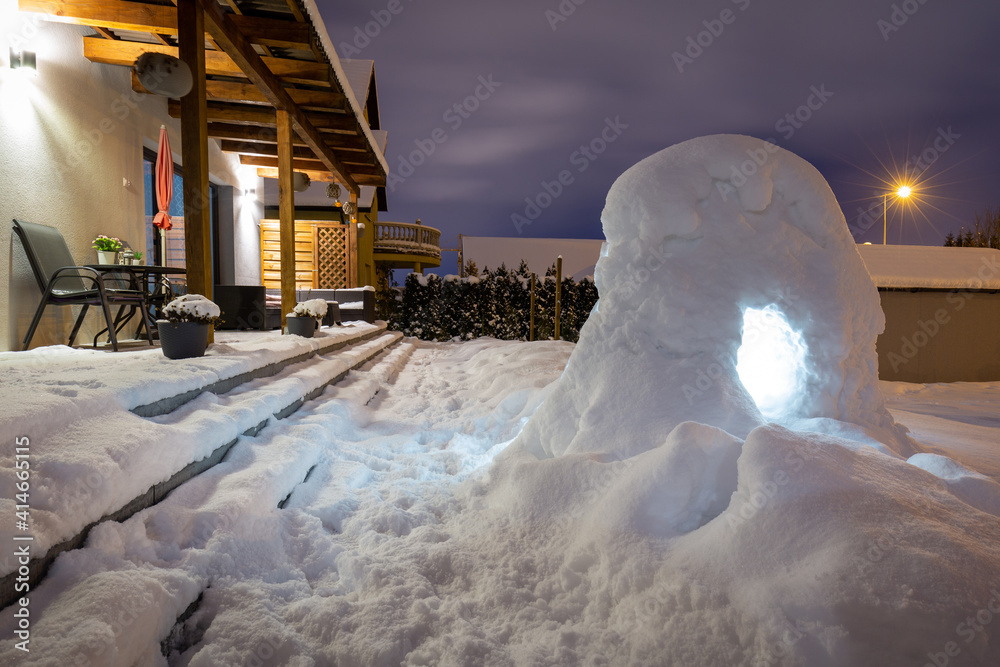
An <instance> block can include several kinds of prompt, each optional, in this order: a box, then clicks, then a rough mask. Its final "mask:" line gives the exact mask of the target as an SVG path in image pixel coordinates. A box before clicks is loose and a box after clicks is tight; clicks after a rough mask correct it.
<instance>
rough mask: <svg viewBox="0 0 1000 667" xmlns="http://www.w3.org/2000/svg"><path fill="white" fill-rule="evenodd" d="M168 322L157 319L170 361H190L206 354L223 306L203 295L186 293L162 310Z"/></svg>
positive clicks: (162, 341)
mask: <svg viewBox="0 0 1000 667" xmlns="http://www.w3.org/2000/svg"><path fill="white" fill-rule="evenodd" d="M161 313H162V315H163V317H165V318H166V319H162V320H156V330H157V331H158V332H159V334H160V349H162V350H163V356H165V357H167V358H168V359H189V358H191V357H200V356H202V355H204V354H205V348H207V347H208V327H209V326H211V325H213V324H216V323H218V321H219V315H221V311H220V310H219V307H218V306H217V305H215V304H214V303H212V302H211V301H209V300H208V299H206V298H205V297H204V296H202V295H201V294H183V295H181V296H179V297H177V298H176V299H174V300H173V301H171V302H170V303H168V304H167V305H166V306H164V307H163V310H162V311H161Z"/></svg>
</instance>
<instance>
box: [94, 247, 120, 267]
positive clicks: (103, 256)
mask: <svg viewBox="0 0 1000 667" xmlns="http://www.w3.org/2000/svg"><path fill="white" fill-rule="evenodd" d="M117 259H118V253H117V252H113V251H111V250H98V251H97V263H98V264H114V263H115V262H116V261H117Z"/></svg>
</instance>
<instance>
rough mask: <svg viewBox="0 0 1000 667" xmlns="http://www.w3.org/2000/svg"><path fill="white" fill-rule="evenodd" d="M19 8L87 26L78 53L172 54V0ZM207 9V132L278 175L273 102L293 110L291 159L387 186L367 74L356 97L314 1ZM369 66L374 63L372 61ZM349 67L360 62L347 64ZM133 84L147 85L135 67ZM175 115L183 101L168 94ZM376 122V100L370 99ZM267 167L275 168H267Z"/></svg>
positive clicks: (219, 2)
mask: <svg viewBox="0 0 1000 667" xmlns="http://www.w3.org/2000/svg"><path fill="white" fill-rule="evenodd" d="M19 4H20V9H21V10H22V11H30V12H38V13H42V14H46V15H48V17H47V18H49V19H50V20H55V21H62V22H67V23H74V24H79V25H86V26H90V27H91V28H93V30H94V32H95V34H94V35H93V36H86V37H84V38H83V43H84V46H83V50H84V56H85V57H86V58H87V59H89V60H91V61H93V62H99V63H105V64H109V65H121V66H128V67H131V66H132V64H133V63H134V62H135V60H136V59H137V58H138V57H139V56H140V55H141V54H142V53H144V52H147V51H156V52H160V53H166V54H169V55H173V56H177V55H178V42H177V33H178V27H177V9H176V7H175V6H174V3H172V2H171V1H170V0H101V1H100V2H80V1H74V0H20V3H19ZM202 4H203V5H204V9H205V14H206V18H207V20H206V23H205V25H206V36H205V37H206V39H205V63H206V64H205V70H206V81H205V86H206V93H207V98H208V136H209V137H214V138H216V139H219V140H220V144H221V147H222V150H224V151H228V152H233V153H238V154H239V155H240V161H241V162H242V163H243V164H247V165H253V166H257V167H258V168H259V173H260V174H261V175H264V176H271V175H276V173H277V166H278V144H277V138H276V128H277V120H276V110H277V109H284V110H285V111H288V112H289V114H290V115H291V117H292V119H293V121H294V125H295V129H296V137H295V141H294V147H293V151H294V154H293V158H294V159H293V167H294V169H295V170H297V171H304V172H306V173H308V174H309V175H310V177H312V178H313V179H314V180H326V181H330V180H334V179H336V180H337V181H339V182H341V183H343V184H344V185H346V186H347V188H348V189H349V190H353V191H357V189H358V187H359V186H361V185H370V186H383V185H385V182H386V175H387V173H388V166H387V164H386V162H385V157H384V156H383V150H384V148H382V147H380V145H379V143H380V142H378V141H377V140H376V138H375V137H374V135H373V133H372V131H371V128H370V127H369V123H368V121H367V120H366V115H365V107H364V106H363V105H364V104H366V103H367V101H368V98H369V97H370V95H369V90H368V87H369V86H368V85H367V84H368V82H366V85H365V86H364V89H363V90H362V91H359V92H360V93H361V94H363V95H364V98H362V99H360V100H359V99H357V98H356V96H355V92H354V91H353V90H352V88H351V86H350V82H349V80H348V77H347V75H346V74H345V72H344V69H343V67H342V66H341V63H340V61H339V59H338V57H337V55H336V52H335V51H334V49H333V46H332V44H331V42H330V38H329V36H328V35H327V32H326V28H325V26H324V25H323V22H322V19H321V17H320V15H319V11H318V8H317V7H316V5H315V2H314V0H202ZM369 67H370V66H369ZM352 68H356V66H355V64H354V63H352ZM132 87H133V89H134V90H136V91H139V92H147V91H146V90H145V89H144V88H143V87H142V85H141V84H140V83H139V81H138V80H137V79H136V77H135V75H134V74H133V77H132ZM168 111H169V113H170V115H171V116H174V117H180V102H179V101H178V100H169V102H168ZM374 112H375V114H376V118H375V119H373V120H374V122H375V127H376V128H377V126H378V125H377V122H378V121H377V106H375V108H374ZM272 172H273V173H272Z"/></svg>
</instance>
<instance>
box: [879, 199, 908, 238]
mask: <svg viewBox="0 0 1000 667" xmlns="http://www.w3.org/2000/svg"><path fill="white" fill-rule="evenodd" d="M912 192H913V188H911V187H910V186H909V185H901V186H899V188H898V189H897V190H896V192H895V195H896V197H898V198H899V199H906V198H907V197H909V196H910V194H911V193H912ZM888 197H889V193H888V192H886V193H883V194H882V245H885V238H886V230H887V229H888V228H889V199H888Z"/></svg>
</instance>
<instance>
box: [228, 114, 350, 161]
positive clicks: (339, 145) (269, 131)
mask: <svg viewBox="0 0 1000 667" xmlns="http://www.w3.org/2000/svg"><path fill="white" fill-rule="evenodd" d="M276 132H277V131H276V130H275V129H274V128H271V127H264V126H259V125H237V124H235V123H209V124H208V136H210V137H214V138H216V139H236V140H241V141H258V142H267V143H275V142H276V141H277V139H276V137H277V133H276ZM323 136H324V138H325V139H326V140H327V145H329V146H332V147H333V149H334V150H338V151H346V152H355V153H367V152H368V151H369V147H368V142H367V141H366V140H365V138H364V137H362V136H359V135H356V134H324V135H323ZM292 144H293V145H295V146H305V145H306V142H304V141H302V139H300V138H299V137H298V136H297V135H296V136H295V138H294V139H293V140H292ZM345 159H350V156H346V157H345Z"/></svg>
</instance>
